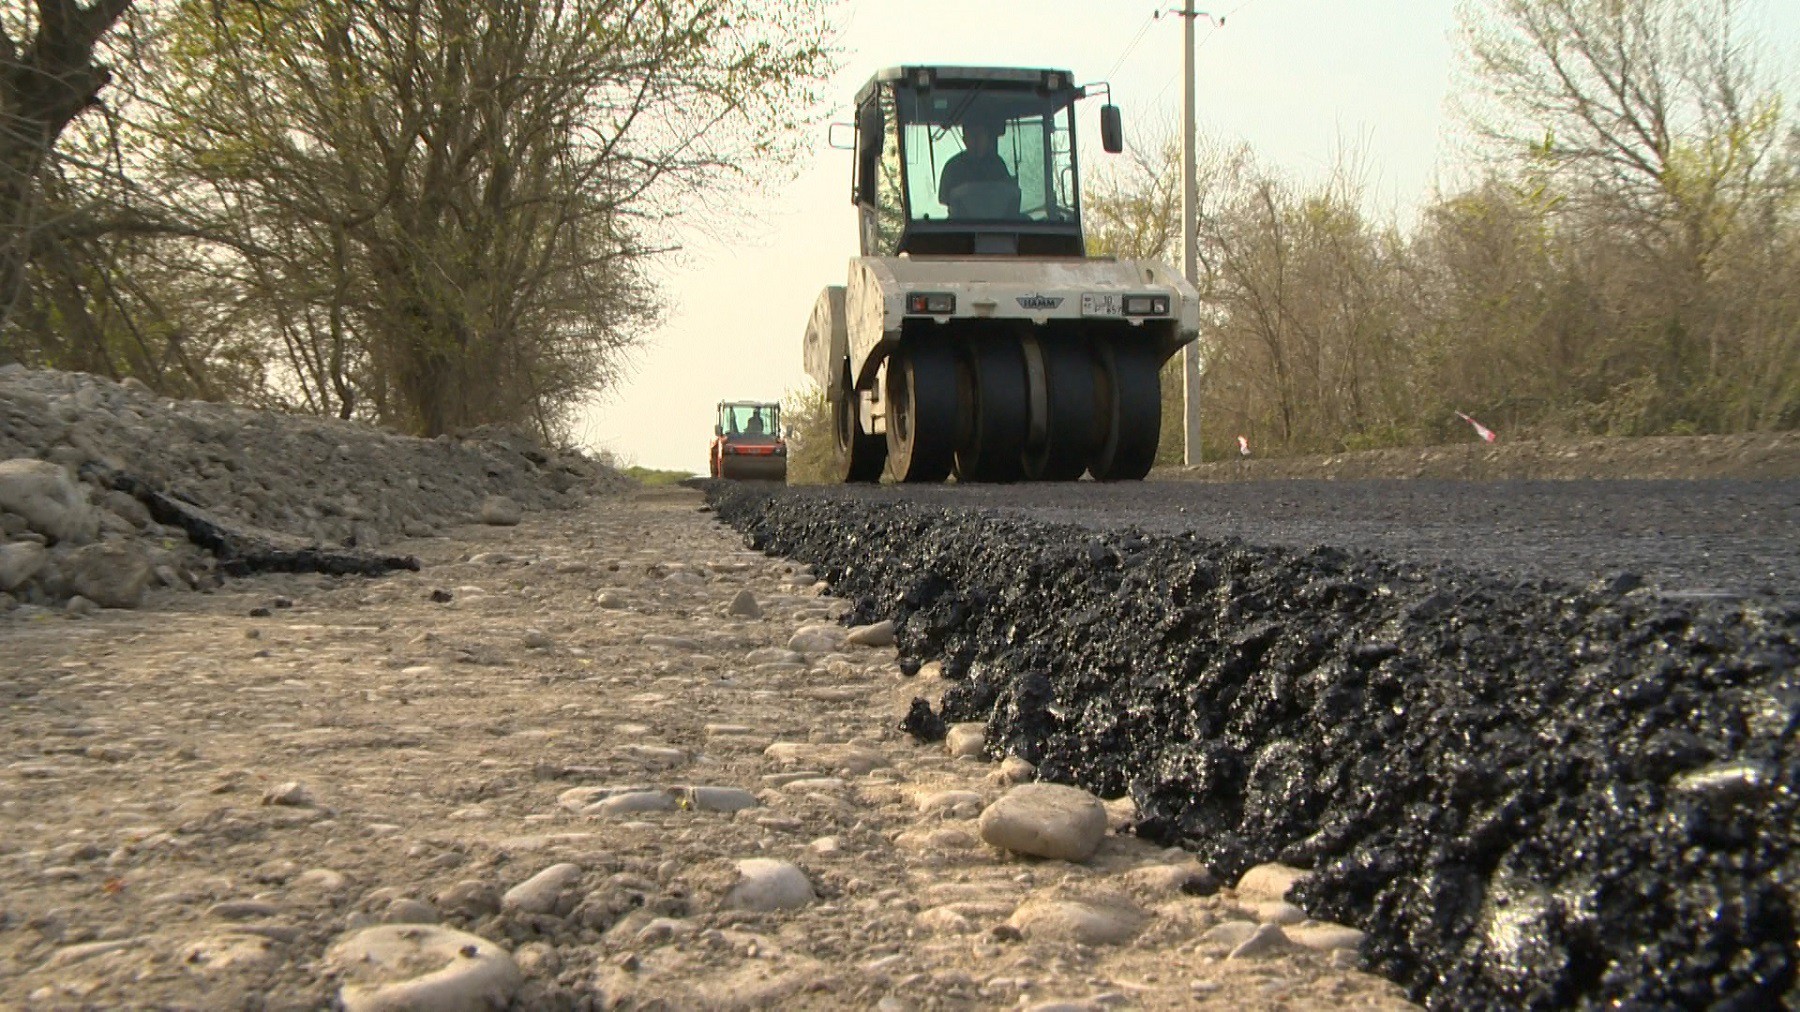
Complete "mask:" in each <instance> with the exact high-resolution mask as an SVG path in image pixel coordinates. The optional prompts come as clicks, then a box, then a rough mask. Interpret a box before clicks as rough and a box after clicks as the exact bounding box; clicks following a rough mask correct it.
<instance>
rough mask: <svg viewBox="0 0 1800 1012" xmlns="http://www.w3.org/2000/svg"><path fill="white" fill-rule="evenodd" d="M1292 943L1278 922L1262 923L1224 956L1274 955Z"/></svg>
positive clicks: (1240, 957)
mask: <svg viewBox="0 0 1800 1012" xmlns="http://www.w3.org/2000/svg"><path fill="white" fill-rule="evenodd" d="M1292 945H1293V943H1292V942H1290V941H1288V937H1287V934H1286V933H1284V932H1283V931H1282V930H1281V926H1280V925H1279V924H1262V925H1258V926H1257V928H1256V931H1255V933H1254V934H1252V935H1251V936H1250V937H1249V938H1246V939H1244V940H1243V941H1242V942H1240V943H1238V946H1237V948H1235V949H1232V950H1231V955H1230V956H1228V957H1226V958H1228V959H1260V958H1262V957H1264V956H1273V955H1276V954H1278V953H1280V952H1282V951H1284V950H1286V949H1288V948H1290V947H1292Z"/></svg>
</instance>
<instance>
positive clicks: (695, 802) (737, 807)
mask: <svg viewBox="0 0 1800 1012" xmlns="http://www.w3.org/2000/svg"><path fill="white" fill-rule="evenodd" d="M682 800H683V801H685V802H686V803H687V806H688V807H690V808H692V809H694V810H695V811H697V812H741V811H743V810H744V809H746V808H755V807H756V806H757V805H759V804H761V802H759V801H757V800H756V795H754V794H751V793H750V792H749V791H746V790H744V789H743V788H741V787H689V788H688V789H687V790H686V791H685V792H684V793H683V795H682Z"/></svg>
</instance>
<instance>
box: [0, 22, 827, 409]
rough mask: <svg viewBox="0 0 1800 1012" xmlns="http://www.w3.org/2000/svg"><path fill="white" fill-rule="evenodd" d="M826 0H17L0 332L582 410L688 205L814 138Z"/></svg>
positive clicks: (260, 382) (50, 347)
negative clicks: (806, 122) (809, 134)
mask: <svg viewBox="0 0 1800 1012" xmlns="http://www.w3.org/2000/svg"><path fill="white" fill-rule="evenodd" d="M830 2H831V0H774V2H769V0H654V2H649V0H305V2H300V0H167V2H158V3H149V2H141V0H140V2H134V0H86V2H79V0H34V2H33V3H29V4H28V3H17V4H6V5H0V362H8V361H19V362H25V363H28V364H31V365H34V366H47V367H54V368H59V369H68V370H81V371H86V372H92V373H98V374H101V375H105V376H110V377H113V378H124V377H128V376H129V377H135V378H137V379H139V380H141V381H143V382H144V383H147V384H148V385H150V386H151V387H152V388H154V389H155V390H157V391H158V392H161V393H165V394H168V395H172V396H181V397H201V398H207V399H221V400H235V401H240V402H246V403H250V404H254V405H260V406H278V407H282V408H285V409H288V410H298V411H304V412H311V413H316V414H321V415H332V416H338V417H344V418H358V419H364V420H368V421H373V422H378V423H381V424H384V425H387V426H390V427H393V428H397V429H400V430H403V431H407V432H411V433H415V434H418V435H426V436H430V435H436V434H439V433H444V432H450V431H456V430H460V429H465V428H470V427H473V426H479V425H483V424H489V423H503V424H509V425H514V426H525V427H529V428H532V429H536V430H537V431H538V432H539V433H540V434H541V435H543V436H544V437H545V438H546V439H552V440H553V439H557V438H560V437H562V436H564V435H566V434H567V427H568V422H569V421H570V416H571V414H572V412H573V411H574V409H576V408H577V407H578V406H579V405H580V404H581V403H583V402H584V401H586V400H588V399H589V398H590V397H591V395H593V394H594V393H595V392H597V391H600V390H603V389H604V388H606V387H607V386H608V385H609V384H611V383H613V382H614V381H615V380H616V379H617V377H618V370H619V367H620V366H621V364H622V361H623V353H624V352H626V351H627V350H628V349H630V348H631V347H632V346H633V345H635V344H636V343H637V342H638V341H639V340H640V339H641V338H642V337H643V336H644V335H645V334H646V333H647V332H648V331H649V330H650V329H651V328H653V327H654V326H655V325H656V323H657V321H658V318H659V310H660V299H659V296H658V293H657V290H656V288H655V286H654V284H653V283H652V282H651V280H650V278H649V274H648V268H649V266H650V264H651V263H652V261H653V260H654V259H655V258H656V257H657V256H659V255H661V254H663V253H665V252H667V251H668V249H669V246H670V238H669V230H668V228H667V226H668V224H669V223H670V222H671V221H672V220H674V219H676V218H678V217H679V216H680V215H682V214H683V213H684V212H686V211H689V210H691V209H693V208H694V207H695V206H697V205H698V203H699V201H700V200H701V199H702V198H703V197H704V196H705V194H706V193H707V192H708V191H709V190H711V189H712V188H714V187H717V186H720V185H726V184H731V185H745V184H747V183H749V182H753V181H754V180H757V179H759V178H762V177H763V175H764V173H765V172H766V171H767V170H768V169H770V168H771V167H774V166H778V165H780V164H782V163H784V162H785V161H787V160H788V159H789V158H790V157H791V156H792V154H793V153H794V151H795V148H794V144H795V139H796V138H797V137H800V136H803V131H800V130H798V129H796V127H797V126H798V125H799V124H800V122H801V121H802V120H803V119H804V117H805V116H806V115H808V114H809V113H810V110H811V109H812V108H814V106H815V105H816V103H817V99H818V96H817V94H816V92H815V89H816V88H817V87H818V85H819V82H820V81H821V79H822V76H823V74H824V73H826V72H827V71H828V70H829V69H830V67H831V62H832V56H831V54H830V52H829V51H828V49H827V45H826V38H827V34H828V32H829V31H830V26H829V23H828V19H827V18H826V16H825V14H826V12H827V10H826V9H827V8H828V7H829V4H830Z"/></svg>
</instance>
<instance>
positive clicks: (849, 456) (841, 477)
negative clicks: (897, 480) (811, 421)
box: [831, 365, 887, 485]
mask: <svg viewBox="0 0 1800 1012" xmlns="http://www.w3.org/2000/svg"><path fill="white" fill-rule="evenodd" d="M831 412H832V419H833V424H832V430H833V431H832V436H833V446H832V470H833V471H834V472H835V473H836V475H837V479H838V481H840V482H842V483H844V484H846V485H853V484H854V485H867V484H872V483H874V482H878V481H880V480H881V472H882V470H883V469H884V468H885V467H886V466H887V440H885V439H883V438H881V437H880V436H877V435H874V434H872V433H868V432H864V431H863V427H862V419H861V418H860V417H859V416H858V413H857V410H856V391H855V390H853V389H851V387H850V372H849V367H848V366H847V365H846V366H845V368H844V373H843V376H842V378H841V379H839V380H838V390H837V400H836V401H835V402H834V403H833V404H832V406H831Z"/></svg>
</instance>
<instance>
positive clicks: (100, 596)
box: [62, 541, 150, 608]
mask: <svg viewBox="0 0 1800 1012" xmlns="http://www.w3.org/2000/svg"><path fill="white" fill-rule="evenodd" d="M62 568H63V573H64V575H66V576H67V577H68V579H69V587H70V588H71V589H72V590H74V591H75V593H77V594H80V595H81V596H82V597H85V598H87V599H88V600H90V601H92V602H94V603H95V604H97V605H99V606H100V607H102V608H136V607H137V606H138V605H141V604H143V603H144V590H145V589H146V588H147V587H149V586H150V560H149V559H147V558H145V556H144V553H143V551H142V550H141V549H139V548H138V547H137V546H136V545H133V544H131V543H129V542H118V541H109V542H106V543H105V544H99V545H87V546H85V547H82V548H78V549H76V550H75V553H74V554H73V555H71V556H69V558H68V559H67V560H65V561H64V562H63V566H62Z"/></svg>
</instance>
